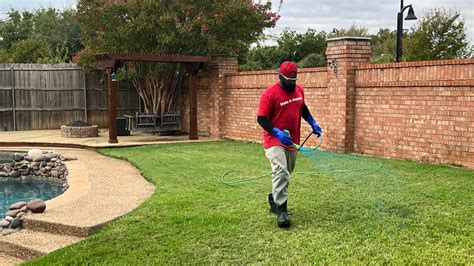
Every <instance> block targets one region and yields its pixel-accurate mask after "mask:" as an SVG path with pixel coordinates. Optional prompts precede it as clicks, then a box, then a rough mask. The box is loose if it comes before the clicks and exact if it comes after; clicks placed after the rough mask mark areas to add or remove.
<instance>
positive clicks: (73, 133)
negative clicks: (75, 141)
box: [61, 121, 99, 138]
mask: <svg viewBox="0 0 474 266" xmlns="http://www.w3.org/2000/svg"><path fill="white" fill-rule="evenodd" d="M61 136H62V137H65V138H91V137H98V136H99V126H98V125H89V124H87V123H86V122H82V121H75V122H72V123H70V124H68V125H62V126H61Z"/></svg>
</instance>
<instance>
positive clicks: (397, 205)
mask: <svg viewBox="0 0 474 266" xmlns="http://www.w3.org/2000/svg"><path fill="white" fill-rule="evenodd" d="M101 152H102V153H103V154H106V155H110V156H113V157H119V158H123V159H126V160H129V161H130V162H132V163H133V164H134V165H135V166H136V167H137V168H139V169H140V171H141V173H142V175H143V176H144V177H145V178H146V179H148V180H149V181H150V182H152V183H153V184H155V185H156V192H155V194H154V195H153V196H152V197H151V198H150V199H148V200H147V201H146V202H144V203H143V204H142V205H141V206H140V207H139V208H138V209H136V210H134V211H132V212H131V213H130V214H128V215H126V216H124V217H123V218H121V219H119V220H117V221H115V222H113V223H111V224H108V225H106V226H105V227H104V228H103V229H102V230H100V231H99V232H98V233H97V234H95V235H92V236H90V237H88V238H87V239H86V240H84V241H81V242H80V243H77V244H75V245H72V246H69V247H66V248H64V249H62V250H59V251H56V252H54V253H51V254H50V255H48V256H46V257H44V258H41V259H37V260H35V261H32V262H30V263H28V264H45V265H49V264H56V265H57V264H75V263H78V264H85V263H91V264H109V265H110V264H129V265H136V264H210V263H212V264H216V263H217V264H221V263H222V264H257V263H258V264H289V263H291V264H308V263H329V264H341V263H351V264H352V263H356V264H360V263H363V264H366V263H377V264H379V263H380V264H381V263H393V264H407V263H409V264H420V263H423V264H432V263H436V264H471V265H472V264H473V263H474V251H473V246H474V243H473V239H474V235H473V213H474V208H473V205H474V202H473V187H474V185H473V181H474V180H473V178H474V171H472V170H466V169H462V168H457V167H451V166H446V165H441V166H439V165H428V164H422V163H415V162H408V161H401V160H389V159H380V158H371V157H364V156H356V155H348V154H334V153H328V152H321V151H316V152H315V153H314V154H313V155H312V156H307V155H304V154H299V155H298V156H299V157H298V161H297V165H296V169H295V173H294V174H293V176H292V181H291V185H290V188H289V192H290V198H289V202H288V207H289V211H290V212H291V213H292V215H291V216H290V218H291V222H292V227H291V228H290V229H289V230H282V229H279V228H278V227H277V225H276V221H275V219H276V218H275V216H274V215H272V214H270V213H269V212H268V203H267V194H268V193H269V192H270V189H271V178H270V177H265V178H262V179H259V180H256V181H252V182H248V183H242V184H239V185H236V186H229V185H224V184H223V183H221V181H220V177H221V175H222V174H224V173H225V172H227V171H229V170H233V169H239V170H241V172H239V173H237V174H232V175H229V176H226V178H227V179H238V178H248V177H252V176H259V175H264V174H266V173H268V172H269V170H270V165H269V163H268V161H267V159H266V158H265V156H264V153H263V149H262V147H261V145H259V144H251V143H242V142H232V141H228V142H211V143H193V144H169V145H168V144H166V145H158V146H146V147H137V148H125V149H124V148H122V149H106V150H102V151H101ZM84 219H87V217H84Z"/></svg>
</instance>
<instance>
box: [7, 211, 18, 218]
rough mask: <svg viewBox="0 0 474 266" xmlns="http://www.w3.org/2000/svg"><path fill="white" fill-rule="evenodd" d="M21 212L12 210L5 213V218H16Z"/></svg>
mask: <svg viewBox="0 0 474 266" xmlns="http://www.w3.org/2000/svg"><path fill="white" fill-rule="evenodd" d="M19 212H20V210H11V211H7V212H6V213H5V216H11V217H16V215H17V214H18V213H19Z"/></svg>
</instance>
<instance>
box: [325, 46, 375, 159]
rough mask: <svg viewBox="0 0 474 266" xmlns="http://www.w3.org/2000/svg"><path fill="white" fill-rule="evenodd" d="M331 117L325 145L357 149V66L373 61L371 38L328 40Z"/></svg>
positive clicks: (329, 105) (342, 150) (329, 116)
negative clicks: (355, 133) (355, 131)
mask: <svg viewBox="0 0 474 266" xmlns="http://www.w3.org/2000/svg"><path fill="white" fill-rule="evenodd" d="M327 44H328V45H327V50H326V55H327V58H328V63H329V64H328V93H329V103H328V108H329V110H328V120H327V125H322V126H323V127H325V129H326V131H325V133H326V134H325V148H326V149H328V150H332V151H339V152H352V151H354V122H355V121H354V120H355V70H356V68H357V66H359V65H362V64H367V63H369V62H370V57H371V46H370V38H366V37H341V38H334V39H328V40H327Z"/></svg>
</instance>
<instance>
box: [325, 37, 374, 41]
mask: <svg viewBox="0 0 474 266" xmlns="http://www.w3.org/2000/svg"><path fill="white" fill-rule="evenodd" d="M343 40H344V41H346V40H347V41H370V40H372V38H370V37H351V36H344V37H337V38H329V39H326V41H327V42H334V41H343Z"/></svg>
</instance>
